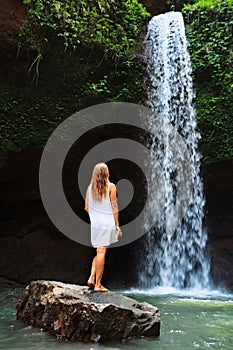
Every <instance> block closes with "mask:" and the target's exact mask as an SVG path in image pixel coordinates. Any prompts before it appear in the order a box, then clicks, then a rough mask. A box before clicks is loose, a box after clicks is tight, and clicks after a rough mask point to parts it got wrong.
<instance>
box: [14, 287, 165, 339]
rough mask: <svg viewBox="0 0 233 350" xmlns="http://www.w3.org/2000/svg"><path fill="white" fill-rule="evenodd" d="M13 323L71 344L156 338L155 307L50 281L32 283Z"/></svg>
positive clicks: (157, 316)
mask: <svg viewBox="0 0 233 350" xmlns="http://www.w3.org/2000/svg"><path fill="white" fill-rule="evenodd" d="M16 308H17V319H19V320H22V321H23V322H25V323H26V324H28V325H31V326H36V327H40V328H43V329H44V330H46V331H48V332H49V333H50V334H54V335H56V336H57V337H61V338H64V339H67V340H72V341H84V342H98V341H101V342H102V341H108V340H124V339H128V338H130V337H135V336H146V337H157V336H159V332H160V317H159V310H158V308H157V307H155V306H152V305H150V304H148V303H145V302H143V303H139V302H137V301H136V300H134V299H131V298H128V297H126V296H122V295H120V294H116V293H113V292H107V293H106V292H93V291H91V290H89V289H88V287H84V286H79V285H74V284H65V283H62V282H54V281H43V280H39V281H32V282H31V283H30V284H29V285H28V286H27V287H26V289H25V291H24V293H23V296H22V299H21V300H19V301H18V303H17V306H16Z"/></svg>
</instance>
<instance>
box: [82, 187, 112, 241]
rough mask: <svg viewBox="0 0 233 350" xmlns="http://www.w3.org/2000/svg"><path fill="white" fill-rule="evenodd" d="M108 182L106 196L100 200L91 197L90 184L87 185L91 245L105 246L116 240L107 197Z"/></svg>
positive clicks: (109, 202) (110, 207)
mask: <svg viewBox="0 0 233 350" xmlns="http://www.w3.org/2000/svg"><path fill="white" fill-rule="evenodd" d="M109 188H110V182H109V183H108V190H107V196H106V198H102V200H101V201H98V200H95V199H93V197H92V193H91V186H90V185H89V186H88V212H89V217H90V221H91V244H92V245H93V247H95V248H97V247H107V246H109V245H110V244H112V243H115V242H117V241H118V234H117V231H116V224H115V220H114V216H113V211H112V205H111V201H110V197H109Z"/></svg>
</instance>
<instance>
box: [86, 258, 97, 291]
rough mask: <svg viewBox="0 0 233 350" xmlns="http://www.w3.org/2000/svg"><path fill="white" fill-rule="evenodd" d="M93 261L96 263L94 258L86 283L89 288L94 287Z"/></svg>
mask: <svg viewBox="0 0 233 350" xmlns="http://www.w3.org/2000/svg"><path fill="white" fill-rule="evenodd" d="M95 261H96V256H95V257H94V259H93V260H92V265H91V274H90V277H89V278H88V281H87V285H88V286H89V287H94V285H95Z"/></svg>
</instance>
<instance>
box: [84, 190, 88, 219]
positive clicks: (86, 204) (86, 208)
mask: <svg viewBox="0 0 233 350" xmlns="http://www.w3.org/2000/svg"><path fill="white" fill-rule="evenodd" d="M85 210H86V211H87V212H88V189H87V192H86V199H85ZM88 214H89V212H88Z"/></svg>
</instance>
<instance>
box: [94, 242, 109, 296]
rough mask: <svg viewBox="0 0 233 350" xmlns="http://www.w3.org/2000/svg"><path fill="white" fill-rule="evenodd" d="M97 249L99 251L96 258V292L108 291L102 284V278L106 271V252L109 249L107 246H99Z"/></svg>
mask: <svg viewBox="0 0 233 350" xmlns="http://www.w3.org/2000/svg"><path fill="white" fill-rule="evenodd" d="M96 251H97V255H96V260H95V269H96V281H95V289H94V290H95V291H96V292H107V291H108V289H107V288H105V287H104V286H102V284H101V279H102V276H103V272H104V264H105V254H106V251H107V247H98V248H97V249H96Z"/></svg>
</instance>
